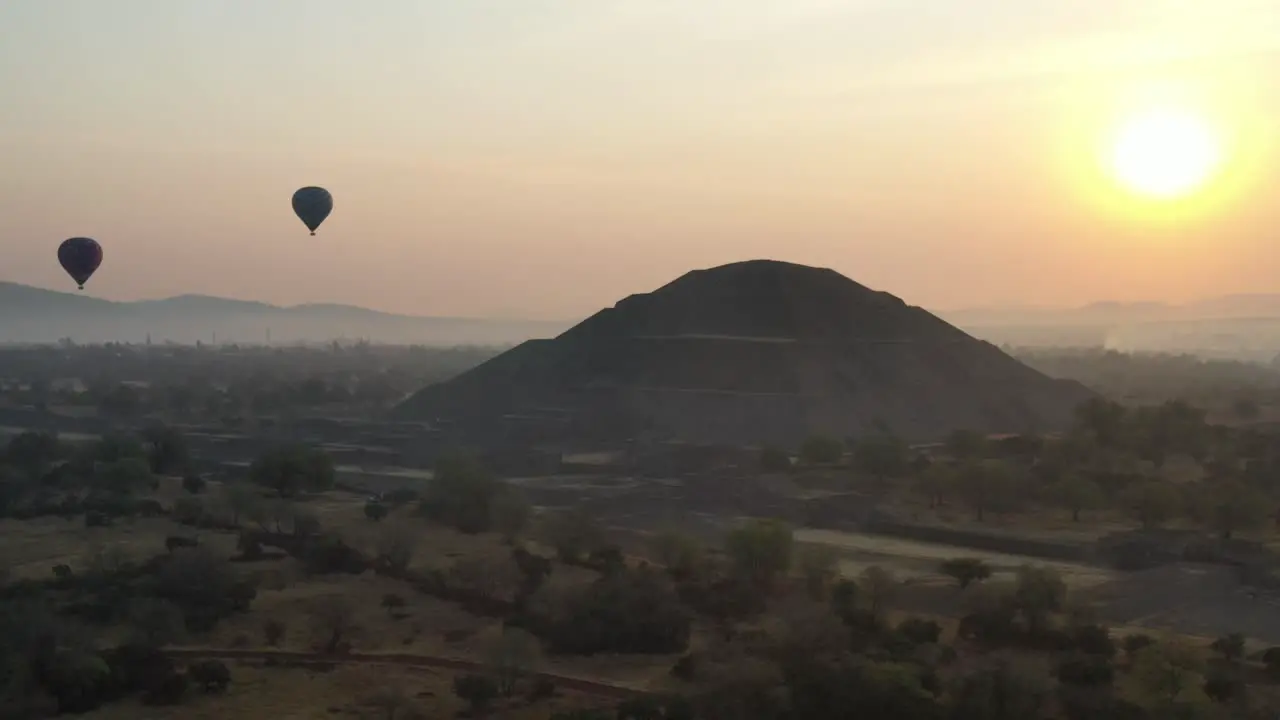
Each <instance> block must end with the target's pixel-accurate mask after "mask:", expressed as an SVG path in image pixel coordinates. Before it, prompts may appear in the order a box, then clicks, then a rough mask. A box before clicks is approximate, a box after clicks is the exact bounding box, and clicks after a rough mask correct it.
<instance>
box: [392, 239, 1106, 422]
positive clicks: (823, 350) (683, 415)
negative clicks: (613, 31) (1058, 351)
mask: <svg viewBox="0 0 1280 720" xmlns="http://www.w3.org/2000/svg"><path fill="white" fill-rule="evenodd" d="M1091 396H1092V393H1091V392H1090V391H1089V390H1088V389H1086V388H1085V387H1084V386H1082V385H1080V384H1078V383H1075V382H1072V381H1065V380H1055V379H1052V378H1049V377H1047V376H1045V375H1043V374H1041V373H1040V372H1038V371H1036V370H1033V369H1031V368H1030V367H1027V366H1026V365H1023V364H1022V363H1020V362H1018V361H1017V360H1015V359H1013V358H1012V357H1010V356H1008V355H1006V354H1005V353H1004V352H1002V351H1000V349H999V348H997V347H995V346H993V345H991V344H990V343H986V342H983V341H980V340H977V339H975V338H973V337H971V336H969V335H967V334H966V333H964V332H963V331H961V330H959V329H957V328H955V327H953V326H951V325H949V324H947V323H946V322H944V321H942V320H941V319H939V318H937V317H935V316H934V315H932V314H930V313H928V312H926V311H925V310H922V309H920V308H917V307H912V306H909V305H907V304H906V303H904V302H903V301H902V300H900V299H898V298H896V297H894V296H893V295H890V294H888V293H884V292H877V291H874V290H871V289H868V288H866V287H864V286H862V285H859V284H858V283H856V282H854V281H852V280H850V279H848V278H846V277H844V276H843V275H840V274H839V273H837V272H835V271H833V270H829V269H824V268H814V267H807V266H803V265H795V264H791V263H784V262H778V261H773V260H751V261H747V262H739V263H733V264H730V265H723V266H720V267H715V268H710V269H707V270H695V271H693V272H689V273H687V274H685V275H683V276H681V277H680V278H678V279H676V280H675V281H674V282H671V283H668V284H667V285H664V286H662V287H661V288H658V289H657V290H654V291H653V292H650V293H642V294H637V295H631V296H630V297H627V298H625V299H623V300H622V301H621V302H618V303H617V304H616V305H614V306H613V307H611V308H606V309H604V310H601V311H600V312H598V313H596V314H595V315H592V316H591V317H589V318H587V319H586V320H584V321H582V322H581V323H579V324H578V325H576V326H574V327H573V328H570V329H569V330H567V331H565V332H564V333H562V334H561V335H559V336H558V337H556V338H553V339H546V340H530V341H528V342H525V343H523V344H521V345H519V346H517V347H515V348H512V349H511V350H509V351H508V352H505V353H503V354H501V355H499V356H497V357H495V358H493V359H491V360H489V361H488V362H485V363H483V364H481V365H479V366H477V367H475V368H473V369H471V370H470V371H468V372H466V373H463V374H462V375H459V376H457V377H455V378H453V379H451V380H448V381H446V382H443V383H438V384H435V385H431V386H428V387H426V388H424V389H422V390H420V391H419V392H418V393H416V394H415V395H413V396H412V397H410V398H409V399H407V400H405V401H404V402H403V403H402V404H401V405H400V406H399V407H397V408H396V410H395V413H394V414H395V415H397V416H398V417H399V418H401V419H406V420H417V421H427V422H433V423H436V424H438V425H442V426H448V427H451V428H455V429H456V430H458V431H459V432H461V433H463V434H464V435H466V436H467V437H469V438H471V439H472V440H473V441H475V442H480V443H484V442H486V441H496V440H498V439H500V438H506V439H508V440H511V439H516V438H520V439H524V440H532V439H537V440H542V441H551V440H558V441H577V442H580V443H585V442H597V443H599V442H604V443H610V442H622V441H626V440H630V439H640V438H643V439H646V440H652V441H666V440H677V441H685V442H692V443H706V444H733V445H762V444H771V445H779V446H784V447H795V446H796V445H798V444H799V443H800V442H802V441H803V440H804V439H805V438H806V437H809V436H811V435H814V434H824V435H830V436H834V437H841V438H847V437H857V436H860V435H863V434H865V433H867V432H870V431H872V430H873V429H876V428H883V427H888V428H889V429H891V430H892V431H893V432H895V433H897V434H898V435H899V436H901V437H903V438H905V439H908V440H912V441H917V442H927V441H932V440H936V439H939V438H941V437H944V436H945V435H946V434H947V433H949V432H951V431H952V430H955V429H958V428H964V429H969V430H975V431H980V432H988V433H1018V432H1046V431H1051V430H1057V429H1061V428H1063V427H1065V426H1066V425H1067V423H1068V422H1069V421H1070V418H1071V414H1072V411H1073V409H1074V408H1075V406H1076V405H1077V404H1079V403H1080V402H1081V401H1083V400H1085V399H1087V398H1089V397H1091Z"/></svg>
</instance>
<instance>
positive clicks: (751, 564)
mask: <svg viewBox="0 0 1280 720" xmlns="http://www.w3.org/2000/svg"><path fill="white" fill-rule="evenodd" d="M793 543H794V536H793V534H792V530H791V526H790V525H787V524H786V523H784V522H782V521H781V520H763V519H752V520H749V521H747V522H746V523H744V524H742V525H740V526H738V527H736V528H734V529H733V530H731V531H729V534H728V536H727V537H726V538H725V550H726V552H728V554H729V558H730V561H731V562H732V563H733V566H734V569H735V570H736V571H737V573H738V575H739V577H743V578H746V579H748V580H750V581H751V582H752V583H753V584H754V585H756V587H759V588H769V587H772V584H773V581H774V579H775V578H776V577H777V576H779V575H781V574H783V573H786V572H787V570H788V569H790V567H791V547H792V545H793Z"/></svg>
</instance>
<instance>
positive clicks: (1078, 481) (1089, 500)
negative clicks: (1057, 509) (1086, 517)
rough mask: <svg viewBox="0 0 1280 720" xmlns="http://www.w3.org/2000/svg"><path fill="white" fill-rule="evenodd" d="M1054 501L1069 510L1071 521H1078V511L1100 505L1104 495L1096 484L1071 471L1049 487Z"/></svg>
mask: <svg viewBox="0 0 1280 720" xmlns="http://www.w3.org/2000/svg"><path fill="white" fill-rule="evenodd" d="M1049 496H1050V497H1051V498H1052V499H1053V501H1054V502H1055V503H1057V504H1058V505H1059V506H1061V507H1062V508H1064V509H1066V510H1070V511H1071V521H1072V522H1080V513H1081V511H1083V510H1091V509H1093V508H1096V507H1099V506H1100V505H1102V503H1103V500H1104V497H1103V494H1102V488H1100V487H1098V484H1097V483H1096V482H1094V481H1092V480H1090V479H1088V478H1086V477H1084V476H1082V475H1080V474H1078V473H1071V474H1069V475H1067V476H1066V477H1064V478H1062V479H1061V480H1059V481H1058V482H1056V483H1054V484H1053V485H1051V486H1050V487H1049Z"/></svg>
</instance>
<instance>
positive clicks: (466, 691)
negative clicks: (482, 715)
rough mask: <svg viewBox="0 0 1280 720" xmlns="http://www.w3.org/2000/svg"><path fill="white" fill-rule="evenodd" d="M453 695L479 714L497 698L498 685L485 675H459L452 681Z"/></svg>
mask: <svg viewBox="0 0 1280 720" xmlns="http://www.w3.org/2000/svg"><path fill="white" fill-rule="evenodd" d="M453 694H454V695H457V696H458V697H459V698H461V699H463V700H465V701H466V702H467V704H468V705H470V706H471V710H472V712H476V713H479V712H482V711H483V710H484V709H485V708H487V707H489V704H490V703H492V702H493V700H494V699H495V698H497V697H498V685H497V683H495V682H494V681H493V679H492V678H489V677H487V676H485V675H474V674H473V675H459V676H458V677H456V678H454V679H453Z"/></svg>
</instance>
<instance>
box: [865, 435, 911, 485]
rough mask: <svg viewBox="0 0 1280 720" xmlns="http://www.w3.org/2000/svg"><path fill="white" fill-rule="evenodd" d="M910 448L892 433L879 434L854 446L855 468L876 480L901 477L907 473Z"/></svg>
mask: <svg viewBox="0 0 1280 720" xmlns="http://www.w3.org/2000/svg"><path fill="white" fill-rule="evenodd" d="M909 456H910V448H908V446H907V444H906V443H905V442H903V440H902V439H901V438H899V437H897V436H895V435H892V434H890V433H887V432H884V433H877V434H875V435H871V436H868V437H865V438H863V439H861V440H859V441H858V442H857V443H856V444H855V445H854V446H853V466H854V467H855V468H856V469H858V470H859V471H861V472H864V473H866V474H868V475H870V476H872V477H874V478H875V479H876V480H879V481H884V480H885V479H887V478H894V477H901V476H902V475H905V474H906V472H907V465H908V461H909Z"/></svg>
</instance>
